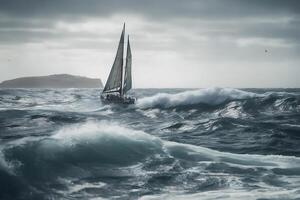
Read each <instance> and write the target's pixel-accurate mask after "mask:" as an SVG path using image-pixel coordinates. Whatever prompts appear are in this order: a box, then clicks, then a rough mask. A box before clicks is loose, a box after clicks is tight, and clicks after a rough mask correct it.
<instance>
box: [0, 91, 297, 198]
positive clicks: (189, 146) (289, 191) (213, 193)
mask: <svg viewBox="0 0 300 200" xmlns="http://www.w3.org/2000/svg"><path fill="white" fill-rule="evenodd" d="M133 92H134V94H135V95H136V96H137V97H138V101H137V103H136V105H130V106H120V105H103V104H101V102H100V98H99V94H100V90H97V89H65V90H62V89H60V90H55V89H2V90H0V143H1V145H0V199H70V200H73V199H94V200H96V199H172V200H173V199H300V89H259V90H258V89H247V90H238V89H231V88H207V89H197V90H185V89H139V90H134V91H133Z"/></svg>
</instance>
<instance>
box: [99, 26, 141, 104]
mask: <svg viewBox="0 0 300 200" xmlns="http://www.w3.org/2000/svg"><path fill="white" fill-rule="evenodd" d="M124 35H125V23H124V26H123V30H122V34H121V38H120V42H119V46H118V51H117V55H116V57H115V61H114V63H113V66H112V68H111V70H110V73H109V76H108V79H107V81H106V84H105V87H104V89H103V91H102V94H101V100H102V102H104V103H120V104H134V103H135V101H136V98H134V97H132V96H129V95H127V92H128V91H129V90H130V89H131V88H132V77H131V62H132V59H131V49H130V43H129V36H128V39H127V40H128V42H127V54H126V61H125V66H123V54H124ZM124 68H125V70H124ZM124 71H125V72H124ZM123 74H124V75H123Z"/></svg>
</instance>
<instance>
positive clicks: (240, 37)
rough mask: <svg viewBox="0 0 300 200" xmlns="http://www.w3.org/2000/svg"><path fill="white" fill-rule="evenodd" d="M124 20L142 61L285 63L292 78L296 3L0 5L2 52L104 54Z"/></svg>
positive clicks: (69, 1) (299, 39)
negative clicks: (37, 49) (32, 49)
mask: <svg viewBox="0 0 300 200" xmlns="http://www.w3.org/2000/svg"><path fill="white" fill-rule="evenodd" d="M131 18H132V19H135V20H137V19H138V20H137V22H132V21H130V19H131ZM126 19H129V21H128V24H129V25H130V26H131V27H132V28H133V29H134V31H132V35H133V39H134V42H133V44H132V45H133V47H134V48H135V49H136V50H137V51H138V52H143V53H144V54H145V55H148V54H151V53H152V52H155V53H156V55H160V54H162V55H173V54H174V55H175V56H177V57H178V58H179V57H180V56H181V57H182V59H184V61H185V62H190V63H189V64H190V65H191V66H197V65H201V63H203V62H206V63H218V65H219V63H221V62H224V64H226V63H227V65H230V64H229V63H233V62H234V63H237V62H247V65H245V66H251V64H252V63H255V64H257V63H259V64H260V65H261V66H262V65H264V64H265V63H270V62H271V61H273V62H278V63H279V62H288V61H289V62H290V63H294V66H293V67H290V68H291V69H293V70H295V68H296V67H295V66H296V65H298V63H299V56H298V54H299V51H300V34H299V33H300V1H298V0H251V1H243V0H226V1H225V0H188V1H183V0H151V1H148V0H109V1H104V0H26V1H24V0H0V50H1V46H2V47H3V48H2V50H3V51H5V52H6V50H5V48H6V47H7V46H9V45H11V46H14V47H15V48H18V46H19V47H23V46H26V44H32V43H34V44H41V46H43V48H45V49H58V50H63V49H69V50H74V49H75V50H78V51H80V50H86V49H88V50H91V51H92V50H93V49H96V51H95V52H97V53H98V52H100V51H102V52H104V51H108V50H109V49H110V50H111V49H112V48H114V47H115V46H116V40H117V39H118V37H119V31H120V29H121V24H122V22H123V20H126ZM106 21H107V23H109V25H107V24H106V23H105V22H106ZM89 22H93V23H95V25H94V26H96V27H92V28H91V27H85V25H86V24H87V23H89ZM112 24H113V26H115V27H118V29H115V28H112V29H109V27H108V26H111V25H112ZM94 28H95V29H94ZM264 49H270V51H271V52H272V57H271V56H269V57H266V55H265V54H262V53H261V52H264ZM11 52H12V54H13V53H14V51H13V50H12V51H11ZM15 52H18V51H17V50H15ZM95 52H94V53H95ZM7 54H8V55H9V53H7ZM15 54H16V53H15ZM151 55H152V54H151ZM86 56H87V55H86ZM41 57H42V56H41ZM45 57H46V56H45ZM160 58H161V57H159V56H158V58H157V59H160ZM24 60H26V59H25V58H24ZM62 62H63V61H62ZM262 63H264V64H262ZM0 64H1V59H0ZM10 65H11V66H12V65H13V64H12V63H10ZM28 65H29V64H28ZM61 65H63V64H61ZM236 65H241V63H238V64H236ZM253 65H254V64H253ZM212 66H213V64H212ZM282 66H284V65H283V64H282ZM178 68H179V66H178ZM78 71H79V70H78ZM195 71H197V70H195ZM208 71H209V70H208Z"/></svg>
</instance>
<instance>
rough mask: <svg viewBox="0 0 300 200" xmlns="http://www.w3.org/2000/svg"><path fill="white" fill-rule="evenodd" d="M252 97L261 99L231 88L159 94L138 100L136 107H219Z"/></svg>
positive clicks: (253, 94)
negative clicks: (197, 105)
mask: <svg viewBox="0 0 300 200" xmlns="http://www.w3.org/2000/svg"><path fill="white" fill-rule="evenodd" d="M254 97H261V95H258V94H256V93H252V92H246V91H242V90H238V89H232V88H207V89H200V90H192V91H185V92H181V93H176V94H167V93H159V94H156V95H154V96H151V97H144V98H142V99H139V100H138V101H137V106H138V107H140V108H152V107H162V108H172V107H176V106H186V105H196V104H208V105H219V104H222V103H224V102H226V101H232V100H240V99H247V98H254Z"/></svg>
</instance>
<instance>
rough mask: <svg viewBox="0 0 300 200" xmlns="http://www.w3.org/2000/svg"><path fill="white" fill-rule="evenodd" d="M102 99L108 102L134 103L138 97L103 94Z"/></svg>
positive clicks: (103, 101)
mask: <svg viewBox="0 0 300 200" xmlns="http://www.w3.org/2000/svg"><path fill="white" fill-rule="evenodd" d="M101 101H102V103H106V104H134V103H135V102H136V98H134V97H131V96H124V97H120V96H117V95H101Z"/></svg>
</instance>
